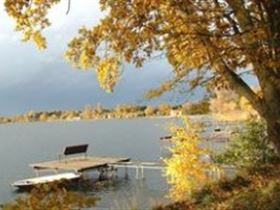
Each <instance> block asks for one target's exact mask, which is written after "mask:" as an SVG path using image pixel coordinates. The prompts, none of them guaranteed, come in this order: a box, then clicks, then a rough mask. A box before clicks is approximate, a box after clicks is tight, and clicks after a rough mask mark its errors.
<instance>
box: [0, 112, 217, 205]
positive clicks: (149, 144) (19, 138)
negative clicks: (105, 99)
mask: <svg viewBox="0 0 280 210" xmlns="http://www.w3.org/2000/svg"><path fill="white" fill-rule="evenodd" d="M192 120H194V121H196V120H198V121H200V122H201V121H204V122H206V124H207V123H209V122H210V124H211V120H210V121H209V118H201V117H193V118H192ZM172 123H173V124H174V123H178V119H177V120H176V119H174V118H173V119H172V118H168V119H167V118H153V119H151V118H150V119H149V118H139V119H126V120H98V121H76V122H51V123H40V122H39V123H26V124H6V125H0V137H1V147H0V170H1V171H0V203H5V202H8V201H12V200H14V199H15V198H16V197H17V196H18V195H19V193H17V192H16V191H15V189H14V188H12V187H11V186H10V183H13V182H14V181H15V180H19V179H24V178H29V177H34V176H35V174H34V172H33V170H32V169H31V168H30V167H29V166H28V164H30V163H34V162H40V161H46V160H53V159H56V158H57V157H58V154H60V153H61V152H62V150H63V148H64V147H65V146H66V145H75V144H81V143H88V144H89V145H90V147H89V153H88V154H89V155H92V156H111V157H130V158H131V159H132V160H133V161H155V162H158V161H160V158H161V156H164V155H166V153H167V152H166V151H167V150H166V146H167V145H166V143H163V141H160V140H159V139H160V137H161V136H165V135H168V134H169V131H168V126H170V124H172ZM211 126H212V127H211ZM214 127H215V124H214V125H213V124H212V125H210V126H209V125H208V130H214ZM206 133H208V132H207V131H206ZM212 146H213V145H212ZM214 147H216V148H220V147H221V145H220V144H219V143H218V144H216V145H214ZM118 174H119V178H118V179H117V180H115V181H114V182H113V183H112V184H109V185H108V186H106V187H101V188H98V189H96V188H92V189H90V190H89V191H87V193H89V194H91V195H92V194H93V195H96V196H97V197H99V198H100V199H101V200H100V201H98V203H97V207H98V209H108V208H109V209H125V208H131V207H137V208H139V209H144V208H150V207H151V206H154V205H156V204H164V203H167V202H169V200H168V199H167V198H166V194H167V192H168V189H169V187H168V185H167V183H166V180H165V178H164V177H163V176H162V172H161V171H159V170H145V179H144V180H137V179H135V169H130V170H129V171H128V174H129V178H128V179H124V170H120V171H119V172H118Z"/></svg>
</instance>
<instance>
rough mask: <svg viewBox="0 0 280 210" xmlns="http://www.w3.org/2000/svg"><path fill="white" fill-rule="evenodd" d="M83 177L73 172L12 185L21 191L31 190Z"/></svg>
mask: <svg viewBox="0 0 280 210" xmlns="http://www.w3.org/2000/svg"><path fill="white" fill-rule="evenodd" d="M81 176H82V175H81V174H80V173H73V172H71V173H70V172H69V173H61V174H54V175H46V176H40V177H34V178H30V179H23V180H18V181H16V182H14V183H12V184H11V185H12V186H13V187H17V188H19V189H30V188H32V187H34V186H36V185H42V184H49V183H53V182H65V181H75V180H79V179H80V178H81Z"/></svg>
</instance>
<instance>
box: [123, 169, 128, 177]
mask: <svg viewBox="0 0 280 210" xmlns="http://www.w3.org/2000/svg"><path fill="white" fill-rule="evenodd" d="M124 170H125V175H124V178H125V179H128V170H127V166H125V168H124Z"/></svg>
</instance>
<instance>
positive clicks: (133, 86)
mask: <svg viewBox="0 0 280 210" xmlns="http://www.w3.org/2000/svg"><path fill="white" fill-rule="evenodd" d="M67 2H68V1H67V0H62V1H61V3H60V4H58V5H56V6H55V7H54V8H53V9H52V10H51V11H50V12H49V18H50V20H51V22H52V25H51V27H50V28H48V29H47V30H46V31H45V33H44V34H45V35H46V37H47V40H48V48H47V49H46V50H43V51H42V50H38V49H37V48H36V46H35V45H34V44H33V43H23V42H21V34H20V33H18V32H15V31H14V26H15V25H14V21H13V20H12V19H11V17H9V16H7V14H6V13H5V12H4V7H3V5H2V3H1V5H0V46H1V47H0V63H1V66H0V99H1V100H0V115H4V116H5V115H15V114H20V113H24V112H28V111H51V110H73V109H82V108H83V107H84V106H85V105H87V104H91V105H93V106H94V105H96V104H97V103H101V104H102V105H104V106H106V107H112V106H115V105H117V104H140V105H145V104H153V105H156V104H159V103H161V102H166V103H177V102H178V98H177V97H174V96H173V94H167V96H163V97H161V98H160V99H156V100H152V101H147V100H145V99H144V94H145V93H146V92H147V90H149V89H151V88H155V87H158V86H159V85H160V83H161V82H162V81H165V80H167V79H168V78H170V76H171V66H170V65H169V64H168V63H167V61H166V60H151V61H149V62H147V64H146V65H145V66H144V67H143V68H141V69H135V68H134V67H133V66H131V65H126V66H125V71H124V73H123V75H122V80H121V81H120V82H119V83H118V85H117V87H116V89H115V91H114V93H113V94H108V93H106V92H105V91H104V90H102V89H101V88H100V87H99V84H98V82H97V79H96V74H95V72H94V71H93V70H90V71H80V70H77V69H74V68H73V67H71V65H70V64H68V63H67V62H66V61H65V60H64V58H63V53H64V52H65V50H66V49H67V43H68V42H69V41H70V40H71V38H73V37H74V36H75V35H77V32H78V29H79V28H80V27H82V26H87V27H92V26H94V25H96V24H98V22H99V20H100V18H102V16H103V15H104V14H102V13H101V11H100V10H99V5H98V1H92V0H83V2H82V3H81V2H80V1H72V2H71V10H70V13H69V14H68V15H66V10H67Z"/></svg>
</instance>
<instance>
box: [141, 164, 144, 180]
mask: <svg viewBox="0 0 280 210" xmlns="http://www.w3.org/2000/svg"><path fill="white" fill-rule="evenodd" d="M141 178H142V179H144V167H143V166H142V165H141Z"/></svg>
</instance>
